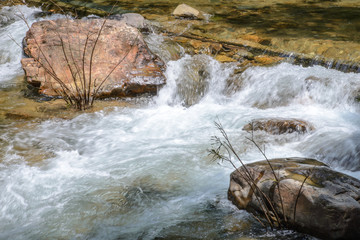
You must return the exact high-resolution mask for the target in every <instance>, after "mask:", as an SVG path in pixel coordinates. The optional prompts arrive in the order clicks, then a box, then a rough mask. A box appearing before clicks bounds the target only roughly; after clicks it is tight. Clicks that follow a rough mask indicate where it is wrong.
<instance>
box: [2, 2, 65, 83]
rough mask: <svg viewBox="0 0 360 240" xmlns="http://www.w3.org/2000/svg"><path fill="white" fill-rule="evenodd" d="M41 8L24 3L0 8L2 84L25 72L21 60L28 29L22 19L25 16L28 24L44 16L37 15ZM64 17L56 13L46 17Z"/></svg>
mask: <svg viewBox="0 0 360 240" xmlns="http://www.w3.org/2000/svg"><path fill="white" fill-rule="evenodd" d="M41 12H42V11H41V9H39V8H28V7H26V6H24V5H19V6H13V7H3V8H1V9H0V86H1V85H3V84H4V82H7V83H8V84H10V82H9V81H10V80H12V79H13V78H14V77H16V76H19V75H21V74H22V73H23V70H22V69H21V65H20V60H21V58H22V52H23V50H22V49H21V47H20V46H21V45H22V40H23V38H24V37H25V34H26V32H27V30H28V27H27V26H26V23H25V22H24V21H23V20H22V19H21V17H22V16H21V15H22V14H23V16H24V17H25V19H26V20H27V21H28V24H29V25H31V24H32V23H33V22H35V21H40V20H42V19H43V18H41V17H37V15H38V14H39V13H41ZM59 17H62V16H61V15H58V14H54V15H51V16H49V17H47V18H46V19H55V18H59Z"/></svg>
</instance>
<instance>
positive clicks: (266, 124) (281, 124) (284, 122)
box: [243, 118, 315, 135]
mask: <svg viewBox="0 0 360 240" xmlns="http://www.w3.org/2000/svg"><path fill="white" fill-rule="evenodd" d="M314 129H315V128H314V127H313V126H312V125H311V124H310V123H307V122H305V121H303V120H299V119H281V118H277V119H276V118H275V119H254V120H252V121H251V123H249V124H247V125H245V126H244V127H243V130H245V131H248V132H250V131H265V132H267V133H270V134H274V135H279V134H286V133H295V132H296V133H307V132H310V131H313V130H314Z"/></svg>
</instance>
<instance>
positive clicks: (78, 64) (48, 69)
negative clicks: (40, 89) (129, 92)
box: [10, 0, 140, 110]
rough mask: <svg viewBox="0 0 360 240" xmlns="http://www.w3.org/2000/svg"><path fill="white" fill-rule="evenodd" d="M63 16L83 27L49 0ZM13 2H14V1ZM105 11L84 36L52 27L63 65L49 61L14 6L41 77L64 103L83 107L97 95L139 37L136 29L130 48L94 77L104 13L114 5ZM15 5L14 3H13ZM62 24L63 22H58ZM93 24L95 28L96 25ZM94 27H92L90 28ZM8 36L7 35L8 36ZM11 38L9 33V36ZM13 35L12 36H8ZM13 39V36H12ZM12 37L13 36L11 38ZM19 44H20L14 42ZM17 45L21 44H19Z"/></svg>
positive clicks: (89, 105)
mask: <svg viewBox="0 0 360 240" xmlns="http://www.w3.org/2000/svg"><path fill="white" fill-rule="evenodd" d="M50 1H51V2H52V3H53V4H54V5H55V6H57V7H58V8H59V10H60V11H61V12H62V13H63V15H64V16H65V18H66V25H67V26H69V25H70V24H77V25H76V27H77V28H78V32H81V31H84V27H83V26H81V24H82V23H81V22H77V21H73V19H70V17H69V16H68V15H67V14H66V13H65V12H64V11H63V10H62V9H61V7H60V6H58V5H57V4H56V3H55V2H53V1H52V0H50ZM15 6H16V5H15ZM115 6H116V4H115V5H113V7H112V9H111V10H110V12H109V13H108V15H107V16H106V17H103V18H102V20H101V22H100V25H99V26H92V27H93V30H90V29H87V30H86V31H87V32H86V33H85V36H86V37H85V39H80V38H79V37H78V38H77V37H76V36H71V34H70V33H69V29H68V28H66V29H65V36H64V34H61V33H60V32H59V31H58V30H57V29H56V28H55V31H56V35H57V38H58V40H59V43H60V47H61V53H62V55H63V56H62V57H63V59H64V60H65V61H64V62H65V64H64V66H61V67H60V68H59V67H55V64H57V63H54V62H52V61H50V56H49V54H48V53H47V51H46V49H44V48H43V47H42V45H41V44H40V42H39V41H38V40H37V38H36V37H35V35H34V33H33V32H32V29H31V26H30V24H29V22H28V20H27V19H26V17H25V15H24V14H23V13H22V11H21V10H20V9H19V8H17V9H18V12H19V17H20V18H21V19H22V20H23V21H24V22H25V24H26V26H27V28H28V33H27V35H28V36H31V37H32V39H34V42H35V45H36V47H37V51H38V52H37V54H36V55H37V56H32V57H33V58H34V60H35V61H36V63H37V64H38V65H39V66H40V67H41V68H42V69H44V71H45V73H46V74H45V81H47V82H48V84H49V85H50V86H51V88H52V90H53V91H54V92H55V93H56V94H57V95H59V96H60V97H61V98H62V99H63V100H64V101H65V102H66V103H67V104H68V105H70V106H72V107H74V108H75V109H77V110H85V109H88V108H90V107H92V106H93V104H94V101H95V100H96V99H97V97H98V93H99V92H100V91H101V90H102V88H103V86H104V83H105V82H106V81H107V80H108V79H109V77H110V76H111V74H112V73H113V72H114V71H115V70H116V69H117V68H119V67H121V64H122V63H123V62H124V61H125V59H126V57H127V56H128V54H129V53H130V51H131V50H132V48H133V46H134V45H135V44H136V43H137V41H138V39H139V34H140V33H139V32H138V33H137V35H136V37H135V38H134V39H132V41H131V44H130V48H128V49H127V50H126V51H125V52H124V54H123V55H122V57H120V59H118V61H116V63H115V64H114V65H113V66H112V67H111V68H109V70H108V72H107V73H106V74H105V75H104V77H103V78H101V79H98V78H96V77H94V75H93V68H94V64H96V62H95V61H94V59H95V58H96V52H99V51H101V49H98V48H100V47H101V46H100V45H99V41H100V38H101V35H102V34H103V31H104V28H105V26H106V23H107V20H108V17H109V16H110V15H111V14H113V10H114V7H115ZM16 7H17V6H16ZM62 27H63V26H62ZM96 28H97V29H96ZM94 29H96V30H94ZM10 37H11V36H10ZM11 38H12V37H11ZM12 39H13V38H12ZM13 40H14V39H13ZM14 41H15V40H14ZM18 45H19V46H20V44H18ZM20 47H21V46H20ZM62 71H69V72H70V79H69V77H66V78H64V77H63V74H62Z"/></svg>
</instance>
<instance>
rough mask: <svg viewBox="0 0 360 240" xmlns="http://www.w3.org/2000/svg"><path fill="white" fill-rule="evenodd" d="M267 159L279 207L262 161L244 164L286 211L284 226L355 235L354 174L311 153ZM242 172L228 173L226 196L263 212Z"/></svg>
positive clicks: (359, 218) (359, 195) (359, 199)
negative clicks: (319, 160) (297, 156)
mask: <svg viewBox="0 0 360 240" xmlns="http://www.w3.org/2000/svg"><path fill="white" fill-rule="evenodd" d="M270 162H271V165H272V167H273V169H274V170H275V174H276V175H277V177H278V179H279V186H280V193H281V198H282V202H283V206H284V213H283V212H282V208H281V204H280V195H279V192H278V189H277V186H276V182H275V177H274V175H273V173H272V171H271V169H270V167H269V164H268V163H267V161H260V162H255V163H251V164H247V165H246V168H247V170H248V171H249V173H250V175H251V177H252V178H253V179H256V180H257V181H256V182H257V183H256V185H257V186H258V188H259V189H261V191H263V192H264V193H265V194H266V195H267V196H268V197H269V199H270V201H271V202H272V204H273V205H274V208H275V209H276V212H278V213H279V214H280V215H281V216H285V217H286V219H287V221H288V224H287V225H288V226H289V227H291V228H294V229H296V230H299V231H302V232H305V233H308V234H311V235H313V236H317V237H320V238H324V239H360V228H359V223H360V180H358V179H355V178H353V177H350V176H348V175H346V174H343V173H340V172H337V171H334V170H331V169H330V168H329V167H328V166H327V165H325V164H323V163H321V162H318V161H316V160H314V159H303V158H284V159H272V160H270ZM244 176H245V169H244V167H240V168H239V169H238V170H236V171H234V172H233V173H232V174H231V177H230V187H229V190H228V197H229V199H230V200H231V201H232V202H233V203H234V204H235V205H236V206H237V207H238V208H239V209H246V210H248V211H250V212H255V213H260V214H264V212H263V210H262V209H261V206H260V204H259V201H257V199H256V197H255V194H253V192H252V191H251V187H250V185H249V184H248V181H247V179H246V177H244ZM307 176H309V177H308V178H307V180H306V182H305V183H304V185H303V187H302V188H301V185H302V183H303V181H304V180H305V178H306V177H307ZM300 189H301V193H300V194H299V192H300ZM298 194H299V197H298ZM297 197H298V200H297V204H296V213H295V219H294V211H295V203H296V199H297Z"/></svg>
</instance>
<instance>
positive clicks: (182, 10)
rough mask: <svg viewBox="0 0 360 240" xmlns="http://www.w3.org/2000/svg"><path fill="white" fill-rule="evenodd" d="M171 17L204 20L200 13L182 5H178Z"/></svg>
mask: <svg viewBox="0 0 360 240" xmlns="http://www.w3.org/2000/svg"><path fill="white" fill-rule="evenodd" d="M172 15H174V16H175V17H178V18H190V19H204V18H205V17H204V15H203V13H202V12H200V11H199V10H197V9H195V8H193V7H190V6H189V5H187V4H184V3H183V4H180V5H178V6H177V7H176V8H175V10H174V11H173V13H172Z"/></svg>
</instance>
